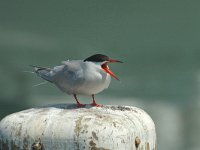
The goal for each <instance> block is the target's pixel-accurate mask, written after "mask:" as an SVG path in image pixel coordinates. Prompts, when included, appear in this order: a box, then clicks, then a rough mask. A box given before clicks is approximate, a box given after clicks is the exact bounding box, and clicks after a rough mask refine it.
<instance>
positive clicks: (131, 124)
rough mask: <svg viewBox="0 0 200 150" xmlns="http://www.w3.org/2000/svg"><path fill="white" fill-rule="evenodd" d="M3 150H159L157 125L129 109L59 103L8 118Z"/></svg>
mask: <svg viewBox="0 0 200 150" xmlns="http://www.w3.org/2000/svg"><path fill="white" fill-rule="evenodd" d="M0 149H1V150H18V149H19V150H21V149H24V150H30V149H32V150H44V149H45V150H85V149H86V150H87V149H91V150H156V132H155V125H154V123H153V121H152V119H151V118H150V117H149V115H148V114H147V113H146V112H144V111H143V110H141V109H139V108H136V107H130V106H110V105H109V106H103V107H90V106H89V105H87V106H86V108H77V107H76V105H75V104H67V105H64V104H60V105H59V104H58V105H51V106H45V107H38V108H32V109H28V110H24V111H21V112H17V113H14V114H11V115H8V116H6V117H5V118H4V119H2V120H1V122H0Z"/></svg>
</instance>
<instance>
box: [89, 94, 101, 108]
mask: <svg viewBox="0 0 200 150" xmlns="http://www.w3.org/2000/svg"><path fill="white" fill-rule="evenodd" d="M91 105H92V106H96V107H102V106H103V105H102V104H97V103H96V101H95V99H94V94H92V103H91Z"/></svg>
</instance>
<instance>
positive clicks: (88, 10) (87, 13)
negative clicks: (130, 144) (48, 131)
mask: <svg viewBox="0 0 200 150" xmlns="http://www.w3.org/2000/svg"><path fill="white" fill-rule="evenodd" d="M199 5H200V2H198V1H181V0H174V1H166V2H165V1H141V0H140V1H139V0H137V1H116V0H115V1H114V0H110V1H98V0H93V1H90V0H86V1H69V0H67V1H59V2H55V1H53V0H49V1H48V3H47V2H35V1H12V2H9V1H4V2H3V1H2V2H0V68H1V69H0V84H1V87H0V118H3V117H4V116H5V115H8V114H10V113H12V112H16V111H20V110H23V109H26V108H30V107H33V106H38V105H45V104H49V103H72V102H74V100H73V98H72V97H71V96H68V95H66V94H64V93H62V92H60V91H59V90H58V89H57V88H55V87H54V86H53V85H51V84H50V83H49V84H46V85H41V86H37V87H32V86H33V85H35V84H37V83H40V82H43V80H41V79H39V78H37V77H36V76H35V75H33V74H28V73H25V72H23V71H25V70H30V68H29V67H28V65H30V64H33V65H41V66H47V67H52V66H54V65H58V64H59V63H60V61H62V60H67V59H84V58H86V57H88V56H90V55H92V54H95V53H103V54H107V55H108V56H110V57H112V58H114V59H119V60H122V61H124V62H125V63H124V64H112V65H111V66H110V67H111V68H112V70H114V72H116V74H117V75H118V76H119V78H120V80H121V81H120V82H118V81H116V80H112V83H111V85H110V88H109V89H108V90H106V91H104V92H103V93H100V94H98V95H97V100H98V102H99V103H103V104H119V105H131V106H136V107H141V108H143V109H144V110H145V111H147V112H148V113H149V114H150V115H151V117H152V118H153V120H154V122H155V124H156V127H157V135H158V147H159V149H162V150H169V149H176V150H188V149H190V150H198V149H199V148H200V144H199V139H200V119H199V114H200V111H199V110H200V102H199V98H200V94H199V91H200V68H199V66H200V42H199V39H200V29H199V26H200V20H199V17H200V9H199ZM80 98H81V99H82V101H83V102H86V103H89V101H90V100H89V99H91V98H88V97H80Z"/></svg>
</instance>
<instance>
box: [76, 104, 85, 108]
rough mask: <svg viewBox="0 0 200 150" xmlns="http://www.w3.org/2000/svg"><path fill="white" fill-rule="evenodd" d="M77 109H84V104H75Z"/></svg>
mask: <svg viewBox="0 0 200 150" xmlns="http://www.w3.org/2000/svg"><path fill="white" fill-rule="evenodd" d="M77 107H78V108H81V107H85V104H81V103H78V104H77Z"/></svg>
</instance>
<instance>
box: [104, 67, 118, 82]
mask: <svg viewBox="0 0 200 150" xmlns="http://www.w3.org/2000/svg"><path fill="white" fill-rule="evenodd" d="M101 67H102V69H103V70H104V71H105V72H106V73H108V74H110V75H111V76H112V77H113V78H115V79H117V80H119V78H118V77H117V76H116V75H115V74H114V73H113V72H112V71H111V70H110V68H109V67H108V63H104V64H102V65H101Z"/></svg>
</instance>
